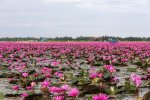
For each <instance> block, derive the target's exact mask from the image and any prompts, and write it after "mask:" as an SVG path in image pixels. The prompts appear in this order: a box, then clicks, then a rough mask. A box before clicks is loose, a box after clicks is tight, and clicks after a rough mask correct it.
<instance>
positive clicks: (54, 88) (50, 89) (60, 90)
mask: <svg viewBox="0 0 150 100" xmlns="http://www.w3.org/2000/svg"><path fill="white" fill-rule="evenodd" d="M49 91H50V92H51V93H61V92H62V91H63V89H62V88H58V87H55V86H53V87H50V88H49Z"/></svg>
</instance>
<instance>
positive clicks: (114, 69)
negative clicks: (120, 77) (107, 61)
mask: <svg viewBox="0 0 150 100" xmlns="http://www.w3.org/2000/svg"><path fill="white" fill-rule="evenodd" d="M104 68H106V69H107V70H108V71H109V72H111V73H115V72H116V68H115V67H114V66H112V65H105V66H104Z"/></svg>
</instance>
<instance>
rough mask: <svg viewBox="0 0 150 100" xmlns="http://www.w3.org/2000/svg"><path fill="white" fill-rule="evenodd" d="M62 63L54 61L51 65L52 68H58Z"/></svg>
mask: <svg viewBox="0 0 150 100" xmlns="http://www.w3.org/2000/svg"><path fill="white" fill-rule="evenodd" d="M59 64H60V63H59V62H57V61H53V62H51V65H52V66H58V65H59Z"/></svg>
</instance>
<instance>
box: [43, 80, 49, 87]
mask: <svg viewBox="0 0 150 100" xmlns="http://www.w3.org/2000/svg"><path fill="white" fill-rule="evenodd" d="M42 86H43V87H49V86H50V82H49V81H46V80H45V81H44V82H42Z"/></svg>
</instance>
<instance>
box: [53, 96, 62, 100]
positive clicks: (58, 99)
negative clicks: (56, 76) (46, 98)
mask: <svg viewBox="0 0 150 100" xmlns="http://www.w3.org/2000/svg"><path fill="white" fill-rule="evenodd" d="M54 100H64V97H63V96H56V97H54Z"/></svg>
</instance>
